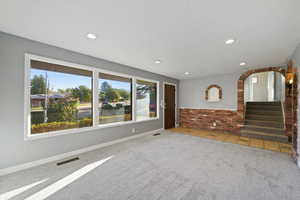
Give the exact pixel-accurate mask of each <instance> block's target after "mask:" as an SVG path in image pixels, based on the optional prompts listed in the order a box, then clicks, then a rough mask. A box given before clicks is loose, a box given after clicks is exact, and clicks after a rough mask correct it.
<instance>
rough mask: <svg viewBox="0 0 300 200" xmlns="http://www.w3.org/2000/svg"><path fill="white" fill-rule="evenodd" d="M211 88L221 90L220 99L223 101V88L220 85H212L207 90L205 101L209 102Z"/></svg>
mask: <svg viewBox="0 0 300 200" xmlns="http://www.w3.org/2000/svg"><path fill="white" fill-rule="evenodd" d="M211 88H217V89H218V90H219V99H220V100H221V99H222V88H221V87H220V86H218V85H210V86H208V87H207V88H206V90H205V100H206V101H208V93H209V90H210V89H211Z"/></svg>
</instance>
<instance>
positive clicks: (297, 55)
mask: <svg viewBox="0 0 300 200" xmlns="http://www.w3.org/2000/svg"><path fill="white" fill-rule="evenodd" d="M292 60H293V62H294V65H295V66H296V67H297V68H298V80H299V76H300V43H299V44H298V46H297V48H296V50H295V51H294V54H293V56H292ZM299 89H300V81H298V90H299ZM298 94H299V91H298ZM299 103H300V95H298V105H299ZM299 127H300V112H299V108H298V154H299V155H300V137H299V132H300V131H299V130H300V128H299ZM298 167H300V159H298Z"/></svg>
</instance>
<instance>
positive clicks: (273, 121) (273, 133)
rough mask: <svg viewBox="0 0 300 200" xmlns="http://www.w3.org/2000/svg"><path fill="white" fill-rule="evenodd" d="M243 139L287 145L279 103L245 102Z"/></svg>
mask: <svg viewBox="0 0 300 200" xmlns="http://www.w3.org/2000/svg"><path fill="white" fill-rule="evenodd" d="M241 135H242V136H245V137H251V138H258V139H265V140H272V141H278V142H283V143H289V142H288V137H287V136H286V135H285V130H284V121H283V112H282V107H281V102H247V107H246V118H245V127H244V128H243V129H241Z"/></svg>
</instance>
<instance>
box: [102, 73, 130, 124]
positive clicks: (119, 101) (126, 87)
mask: <svg viewBox="0 0 300 200" xmlns="http://www.w3.org/2000/svg"><path fill="white" fill-rule="evenodd" d="M131 120H132V79H130V78H124V77H120V76H114V75H110V74H104V73H100V74H99V124H108V123H114V122H122V121H131Z"/></svg>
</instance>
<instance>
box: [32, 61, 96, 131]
mask: <svg viewBox="0 0 300 200" xmlns="http://www.w3.org/2000/svg"><path fill="white" fill-rule="evenodd" d="M30 78H31V89H30V100H31V134H38V133H45V132H50V131H58V130H64V129H72V128H82V127H89V126H92V90H91V88H92V72H91V71H86V70H81V69H77V68H72V67H66V66H62V65H56V64H51V63H46V62H40V61H35V60H31V77H30Z"/></svg>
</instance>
